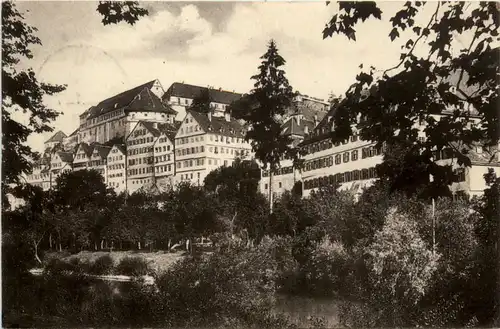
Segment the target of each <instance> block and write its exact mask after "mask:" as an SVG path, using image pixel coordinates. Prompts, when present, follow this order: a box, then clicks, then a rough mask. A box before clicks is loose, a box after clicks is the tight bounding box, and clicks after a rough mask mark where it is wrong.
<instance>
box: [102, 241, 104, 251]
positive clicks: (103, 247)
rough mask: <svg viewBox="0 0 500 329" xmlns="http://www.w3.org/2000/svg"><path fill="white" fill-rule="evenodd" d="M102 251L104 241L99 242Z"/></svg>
mask: <svg viewBox="0 0 500 329" xmlns="http://www.w3.org/2000/svg"><path fill="white" fill-rule="evenodd" d="M103 249H104V240H101V250H103Z"/></svg>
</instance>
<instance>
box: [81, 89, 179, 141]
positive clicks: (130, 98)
mask: <svg viewBox="0 0 500 329" xmlns="http://www.w3.org/2000/svg"><path fill="white" fill-rule="evenodd" d="M163 93H164V91H163V87H162V86H161V84H160V82H159V81H158V80H153V81H150V82H147V83H145V84H143V85H140V86H137V87H135V88H132V89H130V90H127V91H124V92H122V93H120V94H118V95H115V96H113V97H110V98H108V99H105V100H103V101H101V102H100V103H99V104H97V105H95V106H92V107H91V108H89V109H88V110H87V111H85V112H84V113H82V114H81V115H80V127H79V129H78V135H79V137H78V141H80V142H82V141H83V142H86V143H93V142H97V143H106V142H107V141H109V140H111V139H113V138H117V137H122V138H124V137H125V136H127V135H128V134H129V133H130V131H131V130H132V129H133V127H134V126H135V125H136V124H137V122H138V121H145V122H161V123H173V122H174V120H175V116H176V114H177V112H176V111H174V110H173V109H172V108H170V107H169V106H168V105H165V104H163V103H162V101H161V97H162V96H163Z"/></svg>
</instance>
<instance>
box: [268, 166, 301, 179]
mask: <svg viewBox="0 0 500 329" xmlns="http://www.w3.org/2000/svg"><path fill="white" fill-rule="evenodd" d="M292 173H293V167H292V166H289V167H282V168H278V170H276V172H275V173H274V175H275V176H280V175H288V174H292ZM262 177H269V170H266V171H262Z"/></svg>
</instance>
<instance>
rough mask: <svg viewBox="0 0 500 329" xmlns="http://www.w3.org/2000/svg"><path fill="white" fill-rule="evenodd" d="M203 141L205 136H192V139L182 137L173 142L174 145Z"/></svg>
mask: <svg viewBox="0 0 500 329" xmlns="http://www.w3.org/2000/svg"><path fill="white" fill-rule="evenodd" d="M204 140H205V136H194V137H182V138H177V139H176V140H175V144H176V145H182V144H188V143H194V142H203V141H204Z"/></svg>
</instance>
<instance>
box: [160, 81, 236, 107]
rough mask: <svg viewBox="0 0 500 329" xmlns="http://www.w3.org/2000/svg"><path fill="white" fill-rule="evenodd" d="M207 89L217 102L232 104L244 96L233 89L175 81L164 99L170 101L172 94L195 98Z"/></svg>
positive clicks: (213, 100)
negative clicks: (227, 89)
mask: <svg viewBox="0 0 500 329" xmlns="http://www.w3.org/2000/svg"><path fill="white" fill-rule="evenodd" d="M207 89H208V92H209V95H210V98H211V99H212V102H215V103H222V104H231V103H232V102H234V101H235V100H238V99H240V98H241V96H242V95H241V94H238V93H235V92H231V91H225V90H221V89H212V88H207V87H200V86H194V85H189V84H185V83H179V82H174V83H173V84H172V85H171V86H170V88H168V90H167V91H166V92H165V95H163V97H162V99H163V101H165V102H167V101H169V99H170V97H172V96H174V97H182V98H190V99H194V98H196V97H197V96H199V95H200V94H201V93H202V92H203V91H204V90H207Z"/></svg>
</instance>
